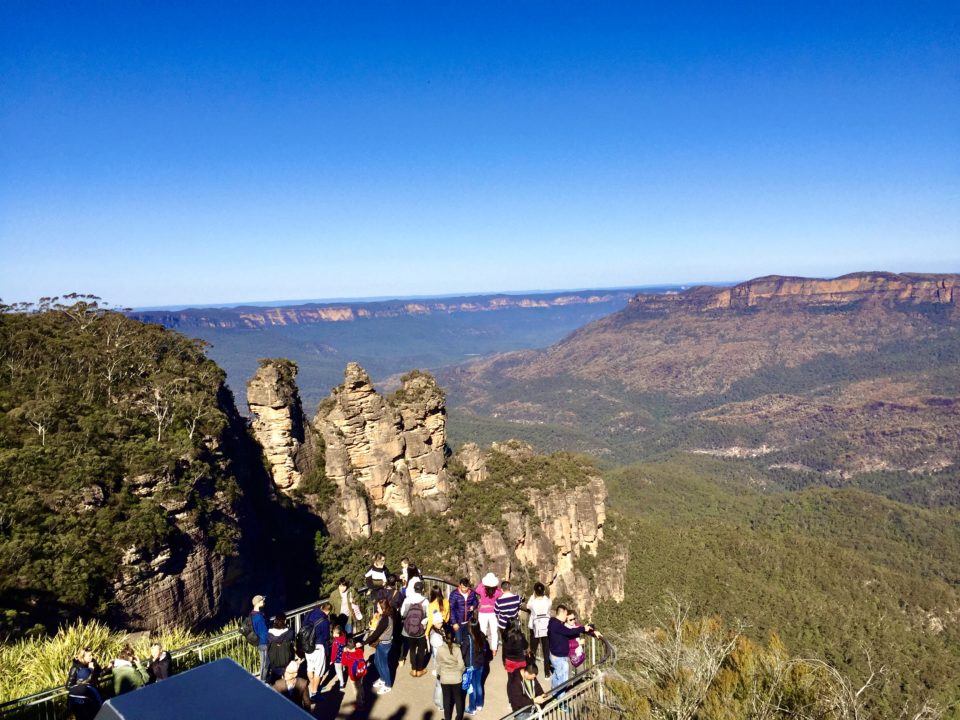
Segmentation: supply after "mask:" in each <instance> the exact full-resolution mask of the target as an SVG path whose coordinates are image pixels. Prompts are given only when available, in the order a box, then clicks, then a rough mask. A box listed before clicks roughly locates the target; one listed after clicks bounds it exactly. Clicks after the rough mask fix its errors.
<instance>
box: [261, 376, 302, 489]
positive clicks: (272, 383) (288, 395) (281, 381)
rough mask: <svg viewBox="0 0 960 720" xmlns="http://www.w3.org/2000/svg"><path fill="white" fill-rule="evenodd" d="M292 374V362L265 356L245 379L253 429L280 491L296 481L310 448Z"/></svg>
mask: <svg viewBox="0 0 960 720" xmlns="http://www.w3.org/2000/svg"><path fill="white" fill-rule="evenodd" d="M296 376H297V366H296V365H295V364H293V363H292V362H290V361H288V360H267V361H264V362H262V363H261V365H260V367H259V369H258V370H257V373H256V374H255V375H254V376H253V377H252V378H251V379H250V381H249V382H248V383H247V404H248V406H249V408H250V413H251V414H252V415H253V423H252V429H253V433H254V435H255V437H256V438H257V440H258V441H259V443H260V444H261V445H262V446H263V452H264V456H265V458H266V461H267V465H268V467H269V468H270V472H271V474H272V476H273V482H274V484H275V485H276V486H277V488H278V489H280V490H281V491H283V492H290V491H292V490H295V489H296V488H297V487H298V486H299V485H300V482H301V480H303V476H304V472H305V471H306V469H307V466H308V464H309V460H310V459H311V458H312V455H313V451H314V450H313V437H312V435H311V434H310V433H308V432H306V429H305V418H304V414H303V405H302V403H301V402H300V393H299V391H298V390H297V384H296Z"/></svg>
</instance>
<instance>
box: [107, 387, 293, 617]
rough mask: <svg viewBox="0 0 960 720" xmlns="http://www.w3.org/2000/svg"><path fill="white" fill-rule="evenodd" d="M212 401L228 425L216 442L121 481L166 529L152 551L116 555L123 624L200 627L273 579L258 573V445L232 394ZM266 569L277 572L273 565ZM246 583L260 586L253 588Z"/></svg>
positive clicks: (234, 609)
mask: <svg viewBox="0 0 960 720" xmlns="http://www.w3.org/2000/svg"><path fill="white" fill-rule="evenodd" d="M219 401H220V404H221V410H222V411H223V413H224V415H226V416H227V418H228V419H229V422H228V424H227V425H226V426H225V427H224V429H223V431H222V432H221V434H220V435H219V436H217V437H212V436H208V437H205V438H204V440H203V452H202V453H200V454H199V455H196V456H194V457H193V458H190V459H187V458H183V459H182V460H181V462H180V463H178V464H177V465H175V466H174V467H173V468H170V469H168V470H167V471H165V472H153V473H143V474H141V475H137V476H135V477H131V478H127V479H126V481H125V482H126V485H127V486H128V487H129V488H130V491H131V492H132V493H133V494H134V495H136V496H137V497H139V498H142V499H144V500H145V501H146V502H149V503H155V504H156V505H157V506H159V508H161V509H162V511H163V514H164V516H165V517H166V521H167V522H168V523H169V525H170V526H171V528H172V530H173V531H172V532H171V533H169V535H168V539H167V540H166V542H164V543H163V544H162V545H161V546H160V547H159V548H154V549H152V550H148V549H145V548H143V547H138V546H136V545H131V546H130V547H128V548H127V549H126V550H125V551H124V553H123V557H122V559H121V561H120V563H119V566H118V571H117V575H116V578H115V580H114V582H113V584H112V590H113V594H114V597H115V598H116V602H117V604H118V605H119V607H120V608H121V613H122V619H123V620H124V621H125V624H127V625H128V626H131V627H135V628H140V629H148V630H153V629H157V628H163V627H170V626H172V625H177V626H183V627H191V628H192V627H202V626H203V625H205V624H206V623H208V622H211V621H216V620H217V619H219V618H222V617H223V616H224V615H237V614H240V613H242V612H244V611H245V610H247V604H248V601H249V597H250V596H251V593H252V592H253V591H254V587H256V589H257V591H259V592H271V593H274V592H275V590H274V589H275V588H276V587H277V585H276V584H275V583H276V582H279V580H280V578H278V577H272V578H269V579H268V580H267V581H266V582H268V583H270V584H269V585H263V584H262V582H263V580H262V575H263V573H262V570H261V569H258V568H260V567H261V566H262V565H263V558H262V557H260V553H259V551H258V546H259V545H260V544H261V543H260V537H261V533H262V531H263V528H262V526H261V522H260V513H261V512H262V503H263V500H264V499H265V495H264V491H265V489H266V487H265V486H266V483H267V482H268V480H267V477H266V476H265V475H264V473H263V472H262V471H258V467H259V463H256V455H255V452H256V449H257V446H256V445H255V443H252V442H250V441H249V439H248V438H247V436H246V435H245V433H244V432H243V420H242V419H241V418H240V417H239V415H238V414H237V412H236V409H235V408H234V407H233V401H232V396H230V394H229V393H227V392H222V393H221V397H220V400H219ZM251 461H253V462H251ZM185 484H187V485H189V487H190V490H189V492H184V491H183V488H184V485H185ZM254 506H257V508H258V509H255V507H254ZM271 571H272V572H273V573H274V574H276V566H275V564H274V565H273V566H272V567H271ZM253 577H258V578H261V579H260V580H258V581H257V582H258V583H260V584H257V585H256V586H254V585H252V584H251V578H253Z"/></svg>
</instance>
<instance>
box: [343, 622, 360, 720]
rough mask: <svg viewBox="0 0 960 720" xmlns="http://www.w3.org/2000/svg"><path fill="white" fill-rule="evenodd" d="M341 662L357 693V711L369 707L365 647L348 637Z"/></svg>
mask: <svg viewBox="0 0 960 720" xmlns="http://www.w3.org/2000/svg"><path fill="white" fill-rule="evenodd" d="M340 660H341V661H342V662H343V669H344V671H345V672H346V673H347V676H348V677H349V678H350V680H351V682H353V687H354V690H356V693H357V701H356V709H357V710H363V709H365V708H366V707H367V694H366V691H365V690H364V687H363V678H364V676H365V675H366V674H367V673H366V668H367V663H366V661H365V660H364V659H363V645H361V644H360V643H358V642H357V641H356V640H354V639H353V638H352V637H349V636H348V637H347V639H346V643H345V644H344V647H343V652H342V653H341V654H340Z"/></svg>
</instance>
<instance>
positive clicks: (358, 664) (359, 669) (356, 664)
mask: <svg viewBox="0 0 960 720" xmlns="http://www.w3.org/2000/svg"><path fill="white" fill-rule="evenodd" d="M366 674H367V661H366V660H364V659H363V658H357V659H356V660H354V661H353V665H351V666H350V678H351V679H352V680H359V679H360V678H362V677H363V676H364V675H366Z"/></svg>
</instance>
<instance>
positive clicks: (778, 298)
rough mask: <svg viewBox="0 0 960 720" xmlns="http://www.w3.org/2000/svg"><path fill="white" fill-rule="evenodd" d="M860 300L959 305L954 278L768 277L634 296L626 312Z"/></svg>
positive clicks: (959, 288)
mask: <svg viewBox="0 0 960 720" xmlns="http://www.w3.org/2000/svg"><path fill="white" fill-rule="evenodd" d="M864 301H871V302H881V303H895V304H905V305H924V304H930V305H952V306H956V305H957V304H958V301H960V275H955V274H942V275H938V274H920V273H903V274H899V275H898V274H894V273H886V272H861V273H852V274H850V275H843V276H842V277H838V278H834V279H832V280H823V279H819V278H802V277H782V276H779V275H770V276H768V277H761V278H756V279H754V280H749V281H747V282H744V283H740V284H739V285H734V286H733V287H729V288H716V287H707V286H702V287H695V288H691V289H689V290H686V291H684V292H682V293H668V294H640V295H636V296H635V297H633V298H632V299H631V300H630V305H631V307H636V308H643V309H647V310H661V309H668V308H677V307H686V308H690V309H697V310H725V309H742V308H752V307H763V306H777V307H782V306H797V307H803V306H809V307H824V306H831V305H849V304H851V303H859V302H864Z"/></svg>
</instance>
